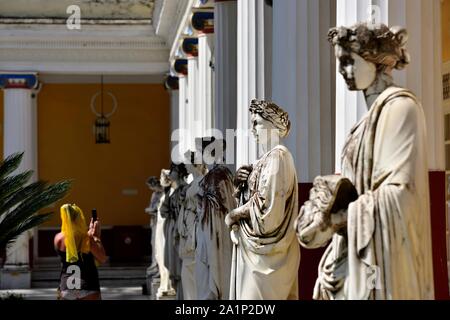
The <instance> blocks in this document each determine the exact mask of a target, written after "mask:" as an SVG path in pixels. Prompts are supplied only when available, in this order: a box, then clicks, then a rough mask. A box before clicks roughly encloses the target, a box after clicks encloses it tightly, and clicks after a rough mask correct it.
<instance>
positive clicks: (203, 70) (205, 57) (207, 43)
mask: <svg viewBox="0 0 450 320" xmlns="http://www.w3.org/2000/svg"><path fill="white" fill-rule="evenodd" d="M212 38H213V35H211V34H204V33H203V34H200V35H199V36H198V85H199V90H198V93H199V99H198V101H199V103H198V104H199V109H200V119H201V126H202V128H201V132H202V135H203V136H206V135H207V132H208V131H210V130H211V129H212V128H213V124H214V122H213V121H214V119H213V109H212V106H213V104H212V93H213V92H212V91H213V90H212V84H213V78H212V69H211V42H212ZM209 134H211V133H209Z"/></svg>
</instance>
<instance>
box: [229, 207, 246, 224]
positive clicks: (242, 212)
mask: <svg viewBox="0 0 450 320" xmlns="http://www.w3.org/2000/svg"><path fill="white" fill-rule="evenodd" d="M249 216H250V212H249V210H248V205H247V204H245V205H243V206H242V207H239V208H236V209H234V210H232V211H230V212H229V213H228V214H227V215H226V216H225V223H226V224H227V226H228V227H231V226H232V225H233V224H236V223H237V222H238V221H239V220H241V219H246V218H248V217H249Z"/></svg>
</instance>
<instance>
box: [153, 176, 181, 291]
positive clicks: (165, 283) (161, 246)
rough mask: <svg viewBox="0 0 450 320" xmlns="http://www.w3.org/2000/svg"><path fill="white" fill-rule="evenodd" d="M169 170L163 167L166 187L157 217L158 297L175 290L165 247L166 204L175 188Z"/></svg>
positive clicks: (163, 182)
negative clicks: (172, 185)
mask: <svg viewBox="0 0 450 320" xmlns="http://www.w3.org/2000/svg"><path fill="white" fill-rule="evenodd" d="M169 173H170V171H169V170H166V169H162V170H161V177H160V180H159V181H160V184H161V186H162V187H163V188H164V191H163V195H162V197H161V199H160V203H159V207H158V218H157V219H156V232H155V258H156V261H157V263H158V268H159V277H160V285H159V288H158V293H157V297H159V298H161V297H164V296H174V295H175V294H176V293H175V290H174V289H173V287H172V282H171V280H170V274H169V262H168V261H167V259H166V256H165V248H166V242H167V241H166V239H167V238H166V234H165V233H164V226H165V224H166V218H165V216H164V214H165V212H164V213H163V211H164V206H163V204H166V205H165V207H168V205H167V203H168V202H169V196H170V194H171V193H172V192H173V188H172V187H171V184H172V181H171V180H170V179H169Z"/></svg>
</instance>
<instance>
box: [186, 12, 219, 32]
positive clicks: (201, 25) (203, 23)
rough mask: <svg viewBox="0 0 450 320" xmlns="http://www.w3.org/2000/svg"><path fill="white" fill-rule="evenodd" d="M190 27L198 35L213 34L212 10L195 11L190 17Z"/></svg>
mask: <svg viewBox="0 0 450 320" xmlns="http://www.w3.org/2000/svg"><path fill="white" fill-rule="evenodd" d="M191 25H192V27H193V28H194V29H195V31H197V32H199V33H206V34H208V33H214V9H197V10H196V11H194V13H193V14H192V17H191Z"/></svg>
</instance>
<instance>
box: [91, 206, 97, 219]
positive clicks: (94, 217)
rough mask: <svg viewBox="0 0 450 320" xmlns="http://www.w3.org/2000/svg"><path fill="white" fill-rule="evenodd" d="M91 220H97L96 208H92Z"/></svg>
mask: <svg viewBox="0 0 450 320" xmlns="http://www.w3.org/2000/svg"><path fill="white" fill-rule="evenodd" d="M92 221H93V222H95V221H97V209H92Z"/></svg>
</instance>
